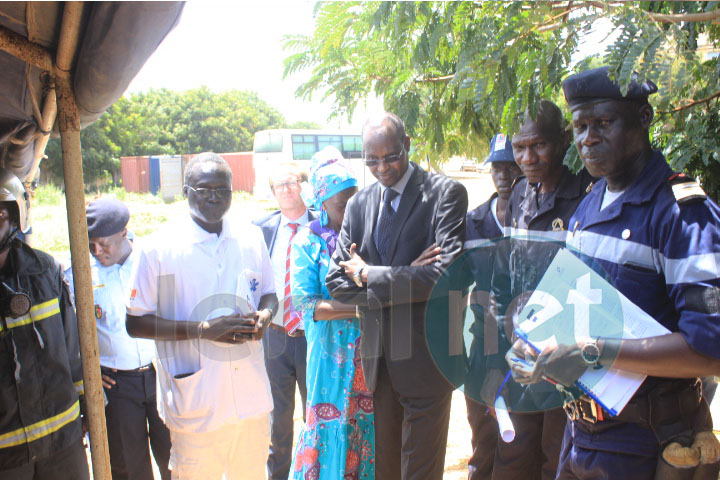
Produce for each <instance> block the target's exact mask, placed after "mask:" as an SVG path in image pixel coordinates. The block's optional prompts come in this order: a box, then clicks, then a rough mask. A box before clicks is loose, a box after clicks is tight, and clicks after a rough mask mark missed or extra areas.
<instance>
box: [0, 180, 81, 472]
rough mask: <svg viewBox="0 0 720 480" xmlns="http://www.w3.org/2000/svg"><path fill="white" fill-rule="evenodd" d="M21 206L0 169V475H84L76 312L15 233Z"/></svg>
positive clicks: (52, 270) (17, 187)
mask: <svg viewBox="0 0 720 480" xmlns="http://www.w3.org/2000/svg"><path fill="white" fill-rule="evenodd" d="M25 205H26V204H25V190H24V189H23V187H22V184H21V183H20V180H18V179H17V178H16V177H15V176H14V175H12V174H11V173H10V172H8V171H7V170H5V169H0V412H2V413H1V414H0V478H3V479H4V478H8V479H10V478H12V479H14V480H31V479H36V480H39V479H47V480H83V479H87V478H88V477H89V474H88V464H87V457H86V456H85V449H84V448H83V443H82V428H81V425H80V413H81V410H83V409H84V408H83V407H84V404H83V402H82V401H81V399H82V393H83V382H82V367H81V364H80V349H79V344H78V335H77V319H76V317H75V310H74V308H73V305H72V303H71V300H70V298H71V297H70V291H69V288H68V285H67V282H66V280H65V277H64V276H63V273H62V270H61V268H60V265H59V264H58V263H57V262H55V260H53V258H52V257H51V256H50V255H48V254H46V253H43V252H41V251H39V250H35V249H33V248H30V247H29V246H27V245H26V244H25V243H23V242H22V241H20V240H19V239H17V235H18V232H20V231H21V230H23V229H24V227H25V226H26V223H27V216H26V214H27V211H26V209H25Z"/></svg>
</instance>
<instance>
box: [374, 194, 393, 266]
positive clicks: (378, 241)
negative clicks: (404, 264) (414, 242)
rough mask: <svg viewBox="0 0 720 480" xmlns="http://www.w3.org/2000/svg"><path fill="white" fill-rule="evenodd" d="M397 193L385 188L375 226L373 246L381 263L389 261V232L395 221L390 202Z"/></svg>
mask: <svg viewBox="0 0 720 480" xmlns="http://www.w3.org/2000/svg"><path fill="white" fill-rule="evenodd" d="M398 195H399V193H397V192H396V191H395V190H393V189H392V188H387V189H385V193H384V194H383V197H384V198H383V209H382V214H381V215H380V220H379V221H378V224H377V226H376V227H375V246H376V247H377V251H378V253H379V254H380V259H381V260H382V263H383V265H387V264H388V263H389V262H390V252H389V250H390V233H391V231H392V227H393V224H394V223H395V210H393V208H392V205H391V203H392V201H393V199H395V197H397V196H398Z"/></svg>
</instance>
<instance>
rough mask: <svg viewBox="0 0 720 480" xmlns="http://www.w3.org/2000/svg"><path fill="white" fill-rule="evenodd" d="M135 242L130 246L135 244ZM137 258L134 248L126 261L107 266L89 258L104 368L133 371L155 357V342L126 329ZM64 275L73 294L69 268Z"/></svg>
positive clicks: (101, 363)
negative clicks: (132, 277) (133, 334)
mask: <svg viewBox="0 0 720 480" xmlns="http://www.w3.org/2000/svg"><path fill="white" fill-rule="evenodd" d="M136 242H137V241H136ZM136 242H135V243H134V245H133V247H137V243H136ZM137 257H138V254H137V250H136V248H133V250H132V251H131V252H130V255H129V256H128V258H127V259H126V260H125V263H123V264H122V265H119V264H115V265H111V266H109V267H105V266H103V265H102V264H101V263H100V262H98V261H97V260H96V259H95V258H94V257H91V258H90V267H91V272H92V281H93V282H92V283H93V297H94V299H95V308H94V314H95V322H96V325H97V337H98V350H99V351H100V365H102V366H103V367H108V368H117V369H118V370H134V369H136V368H139V367H142V366H145V365H148V364H149V363H151V362H152V360H153V358H155V342H154V341H152V340H148V339H146V338H133V337H131V336H130V335H128V333H127V330H126V329H125V299H126V298H127V295H128V288H129V287H130V280H131V278H130V277H131V275H132V271H133V267H134V266H135V262H136V260H137ZM66 274H67V276H68V280H69V282H70V287H71V289H72V290H73V294H74V293H75V292H74V284H73V279H72V275H73V273H72V268H70V269H68V271H67V272H66Z"/></svg>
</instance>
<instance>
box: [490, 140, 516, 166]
mask: <svg viewBox="0 0 720 480" xmlns="http://www.w3.org/2000/svg"><path fill="white" fill-rule="evenodd" d="M494 162H513V163H515V157H514V156H513V151H512V143H510V137H508V136H507V135H505V134H504V133H498V134H497V135H495V136H494V137H493V138H492V140H490V155H488V157H487V160H485V163H494Z"/></svg>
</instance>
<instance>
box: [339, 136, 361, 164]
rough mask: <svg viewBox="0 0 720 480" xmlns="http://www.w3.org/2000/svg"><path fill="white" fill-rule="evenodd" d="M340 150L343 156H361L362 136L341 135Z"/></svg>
mask: <svg viewBox="0 0 720 480" xmlns="http://www.w3.org/2000/svg"><path fill="white" fill-rule="evenodd" d="M342 152H343V156H344V157H345V158H361V157H362V137H361V136H360V135H343V137H342Z"/></svg>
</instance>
